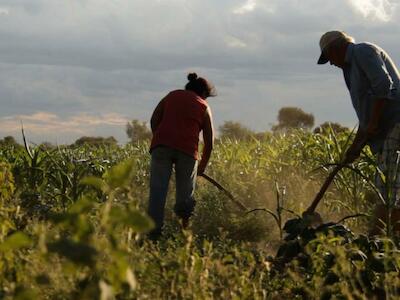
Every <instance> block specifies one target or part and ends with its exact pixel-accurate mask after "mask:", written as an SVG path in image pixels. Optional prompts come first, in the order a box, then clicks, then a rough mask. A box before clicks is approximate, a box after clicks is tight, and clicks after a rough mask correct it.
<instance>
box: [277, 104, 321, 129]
mask: <svg viewBox="0 0 400 300" xmlns="http://www.w3.org/2000/svg"><path fill="white" fill-rule="evenodd" d="M313 126H314V116H313V115H312V114H308V113H306V112H304V111H303V110H302V109H301V108H298V107H282V108H281V109H280V110H279V113H278V124H276V125H274V126H272V131H281V130H283V131H285V130H288V129H293V128H302V129H307V130H309V129H311V128H312V127H313Z"/></svg>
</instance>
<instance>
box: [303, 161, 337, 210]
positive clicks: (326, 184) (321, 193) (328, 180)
mask: <svg viewBox="0 0 400 300" xmlns="http://www.w3.org/2000/svg"><path fill="white" fill-rule="evenodd" d="M342 168H343V165H342V164H340V165H337V166H336V167H335V168H334V169H333V170H332V171H331V173H330V174H329V176H328V177H327V178H326V179H325V182H324V184H323V185H322V187H321V189H320V191H319V192H318V194H317V195H316V196H315V198H314V201H313V202H312V203H311V205H310V207H309V208H307V210H306V212H307V213H312V212H314V210H315V209H316V208H317V205H318V204H319V202H320V201H321V199H322V197H323V196H324V194H325V192H326V190H327V189H328V187H329V185H330V184H331V182H332V180H333V178H335V176H336V174H337V173H338V172H339V171H340V170H341V169H342Z"/></svg>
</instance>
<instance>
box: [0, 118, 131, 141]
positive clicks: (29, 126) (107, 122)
mask: <svg viewBox="0 0 400 300" xmlns="http://www.w3.org/2000/svg"><path fill="white" fill-rule="evenodd" d="M127 122H128V118H126V117H124V116H122V115H120V114H116V113H106V114H100V115H90V114H86V113H80V114H77V115H73V116H70V117H67V118H63V117H60V116H59V115H57V114H54V113H49V112H45V111H40V112H36V113H34V114H31V115H15V116H8V117H2V118H0V134H2V135H13V134H14V135H18V134H19V132H20V131H21V126H22V125H23V127H24V129H25V131H26V132H28V133H34V135H36V136H37V135H39V136H48V137H57V136H58V137H59V138H62V136H63V135H68V136H69V135H93V133H95V132H96V130H97V129H98V128H99V127H100V128H101V127H102V126H108V127H110V126H111V127H117V128H123V127H124V126H125V125H126V123H127Z"/></svg>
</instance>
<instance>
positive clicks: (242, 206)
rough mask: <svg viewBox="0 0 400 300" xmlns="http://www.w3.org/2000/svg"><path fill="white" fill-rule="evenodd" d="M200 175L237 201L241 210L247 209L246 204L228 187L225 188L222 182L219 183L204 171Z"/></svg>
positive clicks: (233, 200) (234, 201)
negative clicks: (236, 197) (234, 195)
mask: <svg viewBox="0 0 400 300" xmlns="http://www.w3.org/2000/svg"><path fill="white" fill-rule="evenodd" d="M200 176H201V177H203V178H204V179H206V180H208V181H209V182H211V183H212V184H213V185H215V186H216V187H217V188H218V189H219V190H220V191H223V192H224V193H225V194H226V195H227V196H228V197H229V199H231V200H232V202H233V203H235V204H236V205H237V206H239V207H240V209H241V210H247V208H246V206H244V205H243V204H242V202H240V201H239V200H236V199H235V197H233V195H232V194H231V193H230V192H229V191H228V190H227V189H225V188H224V187H223V186H222V185H221V184H220V183H218V182H217V181H216V180H215V179H213V178H211V177H210V176H208V175H206V174H204V173H203V174H201V175H200Z"/></svg>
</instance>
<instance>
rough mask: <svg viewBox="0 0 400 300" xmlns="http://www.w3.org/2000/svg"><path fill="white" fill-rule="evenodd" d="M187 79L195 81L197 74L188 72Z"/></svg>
mask: <svg viewBox="0 0 400 300" xmlns="http://www.w3.org/2000/svg"><path fill="white" fill-rule="evenodd" d="M187 79H188V80H189V81H195V80H196V79H197V74H196V73H189V75H188V76H187Z"/></svg>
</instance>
